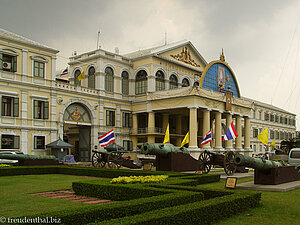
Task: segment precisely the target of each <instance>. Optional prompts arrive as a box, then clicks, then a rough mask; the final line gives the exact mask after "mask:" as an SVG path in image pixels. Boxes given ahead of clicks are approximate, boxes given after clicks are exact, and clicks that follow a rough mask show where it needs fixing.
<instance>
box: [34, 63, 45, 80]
mask: <svg viewBox="0 0 300 225" xmlns="http://www.w3.org/2000/svg"><path fill="white" fill-rule="evenodd" d="M33 64H34V66H33V75H34V76H35V77H40V78H44V76H45V63H43V62H38V61H34V62H33Z"/></svg>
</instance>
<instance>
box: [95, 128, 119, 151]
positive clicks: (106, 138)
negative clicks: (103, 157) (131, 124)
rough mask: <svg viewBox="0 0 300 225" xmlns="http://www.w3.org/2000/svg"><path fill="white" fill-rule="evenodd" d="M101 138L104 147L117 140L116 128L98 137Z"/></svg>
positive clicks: (101, 144) (100, 141)
mask: <svg viewBox="0 0 300 225" xmlns="http://www.w3.org/2000/svg"><path fill="white" fill-rule="evenodd" d="M98 140H99V144H100V146H101V147H104V146H106V145H108V144H110V143H112V142H115V141H116V139H115V133H114V129H111V130H110V131H109V132H108V133H106V134H104V135H102V136H100V137H98Z"/></svg>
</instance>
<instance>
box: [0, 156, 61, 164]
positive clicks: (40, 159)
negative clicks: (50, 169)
mask: <svg viewBox="0 0 300 225" xmlns="http://www.w3.org/2000/svg"><path fill="white" fill-rule="evenodd" d="M0 159H9V160H18V165H19V166H42V165H58V164H59V163H58V160H57V158H56V157H55V156H53V155H50V156H48V155H26V154H5V153H2V154H0Z"/></svg>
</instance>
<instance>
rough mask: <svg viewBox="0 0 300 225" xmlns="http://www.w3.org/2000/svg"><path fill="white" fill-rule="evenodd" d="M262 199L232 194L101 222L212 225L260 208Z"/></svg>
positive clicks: (251, 194)
mask: <svg viewBox="0 0 300 225" xmlns="http://www.w3.org/2000/svg"><path fill="white" fill-rule="evenodd" d="M260 199H261V194H260V193H244V194H232V195H227V196H223V197H219V198H215V199H211V200H207V201H198V202H194V203H190V204H185V205H179V206H175V207H172V208H164V209H158V210H154V211H151V212H147V213H143V214H139V215H134V216H128V217H123V218H118V219H111V220H108V221H101V224H103V225H112V224H122V225H126V224H142V225H147V224H151V225H153V224H164V225H166V224H211V223H213V222H216V221H218V220H221V219H223V218H226V217H230V216H232V215H235V214H237V213H240V212H242V211H244V210H245V209H247V208H252V207H256V206H258V205H259V201H260ZM90 224H94V225H96V224H100V222H98V221H96V222H94V223H90Z"/></svg>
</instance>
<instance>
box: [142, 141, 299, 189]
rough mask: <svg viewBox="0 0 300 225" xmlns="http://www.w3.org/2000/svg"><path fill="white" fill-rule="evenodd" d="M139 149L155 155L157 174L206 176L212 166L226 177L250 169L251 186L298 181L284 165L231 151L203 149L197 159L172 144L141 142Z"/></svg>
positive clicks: (294, 171) (292, 172) (297, 173)
mask: <svg viewBox="0 0 300 225" xmlns="http://www.w3.org/2000/svg"><path fill="white" fill-rule="evenodd" d="M141 150H142V152H143V153H144V154H150V155H156V170H161V171H177V172H181V171H202V173H209V172H210V170H211V168H212V166H221V167H223V168H224V171H225V173H226V174H227V175H232V174H234V173H236V172H242V173H245V172H248V169H247V168H252V169H254V184H282V183H287V182H292V181H296V180H300V172H299V171H298V170H297V169H296V168H295V167H294V166H290V165H288V164H287V163H285V162H276V161H271V160H265V159H261V158H252V157H250V156H245V155H242V154H239V153H238V152H233V151H227V152H225V153H218V152H214V151H208V150H205V151H203V152H202V153H201V154H200V156H199V158H198V160H197V159H195V158H194V157H192V156H191V155H190V153H189V151H188V150H187V149H186V148H184V147H175V146H173V145H163V144H151V143H145V144H143V145H142V149H141ZM246 167H247V168H246Z"/></svg>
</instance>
